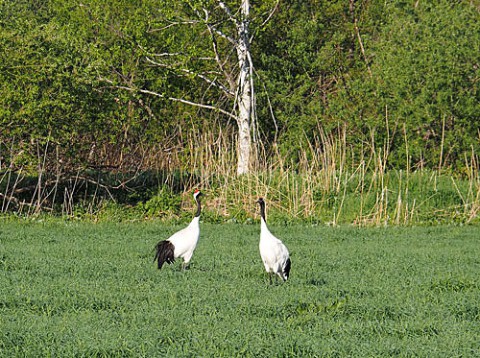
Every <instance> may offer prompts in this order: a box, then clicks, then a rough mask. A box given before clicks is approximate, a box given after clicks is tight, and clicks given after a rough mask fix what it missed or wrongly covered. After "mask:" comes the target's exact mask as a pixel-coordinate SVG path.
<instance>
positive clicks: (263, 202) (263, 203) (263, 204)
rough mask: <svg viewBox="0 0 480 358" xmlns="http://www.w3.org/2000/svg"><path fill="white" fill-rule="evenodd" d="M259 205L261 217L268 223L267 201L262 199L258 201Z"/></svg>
mask: <svg viewBox="0 0 480 358" xmlns="http://www.w3.org/2000/svg"><path fill="white" fill-rule="evenodd" d="M258 204H259V205H260V216H261V217H262V219H263V221H265V222H267V220H266V219H265V201H264V200H263V199H262V198H260V199H258Z"/></svg>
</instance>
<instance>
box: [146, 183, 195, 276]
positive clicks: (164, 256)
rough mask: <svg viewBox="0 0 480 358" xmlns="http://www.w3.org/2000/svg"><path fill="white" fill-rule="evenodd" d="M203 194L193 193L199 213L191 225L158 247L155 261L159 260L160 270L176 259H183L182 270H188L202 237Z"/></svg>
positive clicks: (156, 247) (161, 242) (160, 243)
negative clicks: (201, 201) (201, 198)
mask: <svg viewBox="0 0 480 358" xmlns="http://www.w3.org/2000/svg"><path fill="white" fill-rule="evenodd" d="M201 195H202V193H201V192H200V191H199V190H198V189H196V190H195V192H194V193H193V198H194V199H195V202H196V203H197V212H196V213H195V216H194V218H193V220H192V221H191V222H190V224H189V225H188V226H187V227H186V228H184V229H182V230H180V231H177V232H176V233H175V234H173V235H172V236H170V237H169V238H168V239H167V240H163V241H160V242H159V243H158V244H157V245H156V246H155V249H156V254H155V258H154V259H153V261H155V260H157V262H158V269H161V268H162V266H163V264H164V263H165V262H166V263H167V264H172V263H174V262H175V259H176V258H178V257H181V258H182V259H183V263H182V269H184V270H185V269H186V268H188V264H189V262H190V260H191V258H192V255H193V251H194V250H195V247H196V246H197V242H198V238H199V237H200V225H199V221H200V212H201V210H202V208H201V205H200V199H199V197H200V196H201Z"/></svg>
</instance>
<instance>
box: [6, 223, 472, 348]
mask: <svg viewBox="0 0 480 358" xmlns="http://www.w3.org/2000/svg"><path fill="white" fill-rule="evenodd" d="M179 228H180V226H179V225H169V224H165V223H162V222H160V221H151V222H140V223H113V222H109V223H99V224H93V223H87V222H72V221H60V220H56V221H45V222H33V221H32V220H26V221H19V220H15V221H11V220H5V221H2V222H1V223H0V356H2V357H49V356H50V357H72V356H75V357H161V356H168V357H187V356H188V357H213V356H216V357H222V356H223V357H235V356H239V357H280V356H292V357H293V356H298V357H300V356H301V357H315V356H316V357H347V356H351V357H360V356H369V357H385V356H400V357H407V356H408V357H412V356H416V357H435V356H436V357H469V356H478V355H480V303H479V302H480V283H479V281H478V277H479V274H480V244H479V240H480V235H479V228H478V226H446V225H444V226H435V227H388V228H359V227H353V226H340V227H327V226H311V225H310V226H309V225H296V224H295V225H283V226H280V225H278V224H277V225H273V224H272V225H271V231H272V232H273V233H275V234H276V235H277V236H278V237H280V238H282V239H283V241H284V242H285V243H286V245H287V246H288V247H289V249H290V252H291V256H292V272H291V279H290V281H289V282H287V283H285V284H280V283H278V284H274V285H269V284H268V280H267V277H266V276H265V274H264V273H263V266H262V264H261V261H260V257H259V253H258V238H259V227H258V222H257V223H255V224H253V225H239V224H232V223H230V224H226V223H224V224H221V225H213V224H207V223H202V224H201V229H202V233H201V238H200V242H199V245H198V247H197V250H196V252H195V254H194V257H193V260H192V264H191V268H190V270H188V271H185V272H182V271H180V270H179V263H177V264H176V265H175V266H168V267H166V268H164V269H162V270H161V271H158V270H157V269H156V266H155V264H154V263H153V262H152V260H153V247H154V245H155V243H156V242H157V241H159V240H160V239H164V238H167V237H168V236H169V235H170V234H172V233H173V232H174V231H176V230H178V229H179Z"/></svg>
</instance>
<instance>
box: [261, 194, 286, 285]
mask: <svg viewBox="0 0 480 358" xmlns="http://www.w3.org/2000/svg"><path fill="white" fill-rule="evenodd" d="M257 203H258V204H260V216H261V219H260V220H261V222H260V244H259V248H260V256H261V257H262V261H263V265H264V266H265V270H266V271H267V273H268V275H269V278H270V284H271V283H272V274H276V275H278V276H279V277H280V278H281V279H282V280H283V281H287V280H288V277H289V275H290V267H291V264H292V262H291V260H290V255H289V253H288V249H287V247H286V246H285V245H284V244H283V242H281V241H280V240H279V239H277V238H276V237H275V236H273V234H272V233H271V232H270V230H268V227H267V222H266V220H265V201H264V200H263V198H260V199H258V201H257Z"/></svg>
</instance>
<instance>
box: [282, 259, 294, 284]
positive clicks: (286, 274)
mask: <svg viewBox="0 0 480 358" xmlns="http://www.w3.org/2000/svg"><path fill="white" fill-rule="evenodd" d="M291 267H292V261H291V260H290V257H289V258H288V259H287V262H285V268H284V269H283V277H284V280H285V281H287V280H288V277H289V276H290V268H291Z"/></svg>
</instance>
